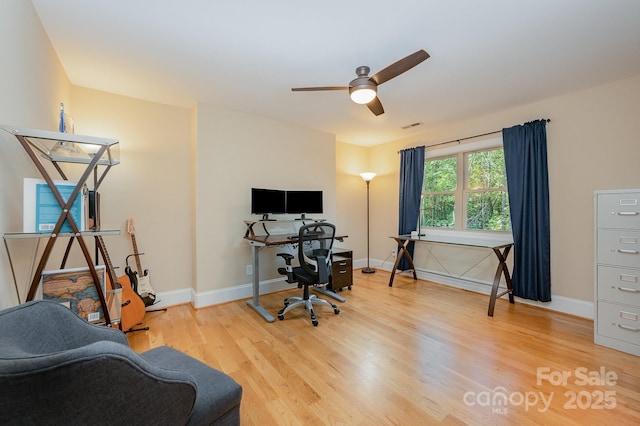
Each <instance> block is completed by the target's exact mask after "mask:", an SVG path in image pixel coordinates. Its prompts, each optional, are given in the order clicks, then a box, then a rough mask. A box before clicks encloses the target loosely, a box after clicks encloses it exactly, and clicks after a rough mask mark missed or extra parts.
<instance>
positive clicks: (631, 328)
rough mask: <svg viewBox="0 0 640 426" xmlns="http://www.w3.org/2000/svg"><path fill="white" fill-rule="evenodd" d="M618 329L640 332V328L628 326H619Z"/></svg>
mask: <svg viewBox="0 0 640 426" xmlns="http://www.w3.org/2000/svg"><path fill="white" fill-rule="evenodd" d="M618 327H620V328H622V329H624V330H629V331H640V328H635V327H629V326H628V325H624V324H618Z"/></svg>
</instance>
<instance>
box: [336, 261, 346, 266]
mask: <svg viewBox="0 0 640 426" xmlns="http://www.w3.org/2000/svg"><path fill="white" fill-rule="evenodd" d="M338 265H340V266H347V262H339V263H338Z"/></svg>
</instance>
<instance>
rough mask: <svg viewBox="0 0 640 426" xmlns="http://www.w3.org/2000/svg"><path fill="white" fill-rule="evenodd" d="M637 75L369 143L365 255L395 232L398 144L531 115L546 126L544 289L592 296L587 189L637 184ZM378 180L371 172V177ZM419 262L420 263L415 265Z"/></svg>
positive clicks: (385, 246) (382, 247)
mask: <svg viewBox="0 0 640 426" xmlns="http://www.w3.org/2000/svg"><path fill="white" fill-rule="evenodd" d="M639 99H640V76H636V77H634V78H631V79H627V80H623V81H618V82H615V83H611V84H608V85H604V86H600V87H596V88H593V89H590V90H585V91H581V92H577V93H572V94H567V95H563V96H558V97H556V98H553V99H548V100H545V101H542V102H537V103H534V104H530V105H525V106H522V107H519V108H514V109H510V110H507V111H504V112H501V113H497V114H491V115H485V116H480V117H477V118H474V119H470V120H464V121H459V122H455V123H451V124H448V125H443V126H440V127H435V128H432V129H429V132H428V133H425V134H423V135H420V136H418V137H414V138H408V139H405V140H400V141H395V142H393V143H388V144H384V145H380V146H377V147H374V148H372V150H371V153H370V155H371V156H370V165H371V167H372V169H373V170H374V171H378V172H380V173H381V175H382V176H381V179H379V180H378V181H377V182H374V183H375V184H376V185H372V193H373V194H374V195H372V197H374V199H375V200H380V199H384V200H387V201H388V202H387V203H382V202H379V203H378V205H377V207H376V209H375V215H376V218H375V221H376V225H375V229H376V233H375V236H374V237H373V240H374V242H373V244H372V247H374V248H372V257H374V258H377V259H384V258H385V257H386V256H387V252H388V250H390V249H391V248H392V247H393V244H392V242H390V241H389V240H388V238H387V236H388V235H391V234H393V233H394V232H396V231H397V226H398V214H397V199H398V189H397V186H398V168H399V158H398V155H397V151H398V150H399V149H402V148H405V147H410V146H415V145H422V144H426V145H429V144H432V143H438V142H443V141H447V140H451V139H456V138H462V137H466V136H472V135H475V134H481V133H486V132H490V131H494V130H500V129H501V128H503V127H510V126H512V125H516V124H521V123H524V122H527V121H531V120H534V119H538V118H550V119H551V120H552V121H551V123H549V124H548V125H547V141H548V163H549V185H550V208H551V224H550V225H551V250H552V252H551V256H552V260H551V279H552V294H553V295H554V296H561V297H567V298H573V299H579V300H583V301H592V300H593V266H592V265H593V191H594V190H597V189H614V188H639V187H640V167H638V162H639V161H640V143H638V135H639V134H640V120H638V117H640V102H639V101H638V100H639ZM376 179H378V178H376ZM417 266H418V267H421V266H423V265H417Z"/></svg>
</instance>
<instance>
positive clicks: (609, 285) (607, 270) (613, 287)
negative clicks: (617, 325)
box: [598, 265, 640, 306]
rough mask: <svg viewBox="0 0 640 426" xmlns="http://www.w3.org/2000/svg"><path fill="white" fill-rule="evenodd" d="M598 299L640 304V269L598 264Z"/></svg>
mask: <svg viewBox="0 0 640 426" xmlns="http://www.w3.org/2000/svg"><path fill="white" fill-rule="evenodd" d="M598 299H599V300H607V301H609V302H617V303H624V304H627V305H633V306H640V269H626V268H616V267H612V266H602V265H600V266H598Z"/></svg>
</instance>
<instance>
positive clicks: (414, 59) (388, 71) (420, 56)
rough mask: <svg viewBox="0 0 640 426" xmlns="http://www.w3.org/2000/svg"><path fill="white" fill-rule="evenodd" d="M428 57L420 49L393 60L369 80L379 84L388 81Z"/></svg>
mask: <svg viewBox="0 0 640 426" xmlns="http://www.w3.org/2000/svg"><path fill="white" fill-rule="evenodd" d="M428 58H429V54H428V53H427V52H425V51H424V50H422V49H420V50H418V51H417V52H415V53H412V54H411V55H409V56H406V57H404V58H402V59H400V60H399V61H396V62H394V63H393V64H391V65H389V66H388V67H386V68H385V69H383V70H380V71H378V72H377V73H375V74H374V75H373V76H372V77H371V80H373V81H374V82H375V83H376V84H378V85H380V84H382V83H384V82H385V81H389V80H391V79H392V78H394V77H397V76H399V75H400V74H402V73H403V72H405V71H409V70H410V69H411V68H413V67H415V66H416V65H418V64H419V63H421V62H422V61H424V60H426V59H428Z"/></svg>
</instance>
